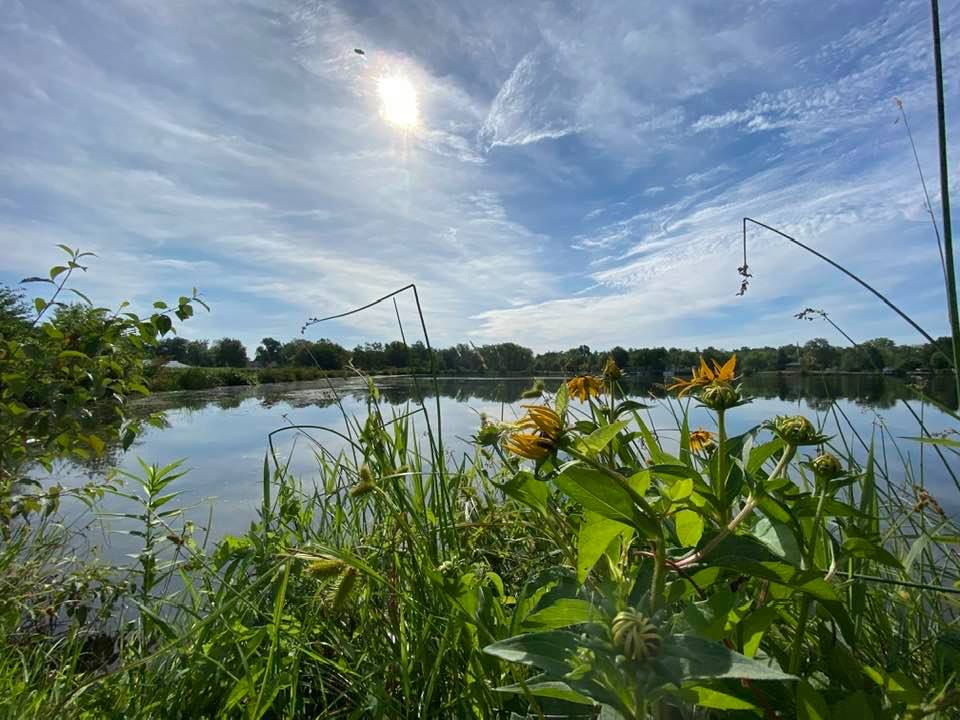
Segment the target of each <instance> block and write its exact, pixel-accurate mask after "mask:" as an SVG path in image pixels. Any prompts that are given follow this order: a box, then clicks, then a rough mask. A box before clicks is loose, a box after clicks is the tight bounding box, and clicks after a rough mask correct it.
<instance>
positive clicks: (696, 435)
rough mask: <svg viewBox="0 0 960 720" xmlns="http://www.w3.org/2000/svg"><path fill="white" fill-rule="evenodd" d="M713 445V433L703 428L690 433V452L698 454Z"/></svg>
mask: <svg viewBox="0 0 960 720" xmlns="http://www.w3.org/2000/svg"><path fill="white" fill-rule="evenodd" d="M711 445H713V433H712V432H710V431H709V430H704V429H703V428H698V429H697V430H694V431H693V432H692V433H690V450H691V451H693V452H700V451H701V450H704V449H706V448H708V447H710V446H711Z"/></svg>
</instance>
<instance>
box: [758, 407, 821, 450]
mask: <svg viewBox="0 0 960 720" xmlns="http://www.w3.org/2000/svg"><path fill="white" fill-rule="evenodd" d="M770 428H771V429H772V430H773V432H775V433H776V434H777V435H779V436H780V437H781V438H782V439H783V441H784V442H786V443H788V444H790V445H793V446H794V447H797V446H800V445H819V444H820V443H822V442H826V440H827V437H826V436H825V435H821V434H820V433H818V432H817V429H816V428H815V427H814V426H813V423H812V422H810V421H809V420H807V418H805V417H804V416H803V415H790V416H779V417H777V418H776V419H775V420H774V421H773V423H771V424H770Z"/></svg>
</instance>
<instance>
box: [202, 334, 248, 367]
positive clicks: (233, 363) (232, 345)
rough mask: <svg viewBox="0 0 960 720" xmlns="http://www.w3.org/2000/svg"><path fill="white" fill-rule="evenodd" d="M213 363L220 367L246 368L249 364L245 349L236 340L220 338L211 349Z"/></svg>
mask: <svg viewBox="0 0 960 720" xmlns="http://www.w3.org/2000/svg"><path fill="white" fill-rule="evenodd" d="M211 352H212V353H213V361H214V363H215V364H216V365H218V366H220V367H246V366H247V365H249V364H250V360H249V359H248V358H247V348H246V347H244V345H243V343H242V342H240V341H239V340H237V339H236V338H228V337H225V338H220V339H219V340H217V341H216V342H215V343H214V344H213V347H212V348H211Z"/></svg>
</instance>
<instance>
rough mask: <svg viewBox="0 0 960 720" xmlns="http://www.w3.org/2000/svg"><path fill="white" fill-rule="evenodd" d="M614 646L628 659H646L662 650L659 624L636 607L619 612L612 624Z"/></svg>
mask: <svg viewBox="0 0 960 720" xmlns="http://www.w3.org/2000/svg"><path fill="white" fill-rule="evenodd" d="M611 632H612V634H613V646H614V647H615V648H617V650H620V651H621V652H622V653H623V655H624V656H625V657H626V658H627V659H628V660H641V661H642V660H646V659H647V658H651V657H655V656H656V655H657V654H658V653H659V652H660V644H661V642H662V638H661V637H660V633H659V632H657V626H656V625H654V624H653V623H652V622H650V620H649V619H647V616H646V615H644V614H643V613H641V612H639V611H637V610H635V609H634V608H627V609H626V610H624V611H622V612H619V613H617V616H616V617H615V618H614V619H613V625H612V626H611Z"/></svg>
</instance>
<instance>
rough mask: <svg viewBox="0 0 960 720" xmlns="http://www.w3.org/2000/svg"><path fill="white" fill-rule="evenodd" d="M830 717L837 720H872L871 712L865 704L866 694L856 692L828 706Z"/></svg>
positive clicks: (861, 691) (866, 703)
mask: <svg viewBox="0 0 960 720" xmlns="http://www.w3.org/2000/svg"><path fill="white" fill-rule="evenodd" d="M830 715H831V716H832V717H834V718H837V719H838V720H854V718H856V720H873V711H872V710H871V709H870V703H868V702H867V694H866V693H865V692H863V690H857V691H856V692H855V693H853V694H852V695H847V696H846V697H845V698H843V700H841V701H840V702H838V703H834V704H833V705H831V706H830Z"/></svg>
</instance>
